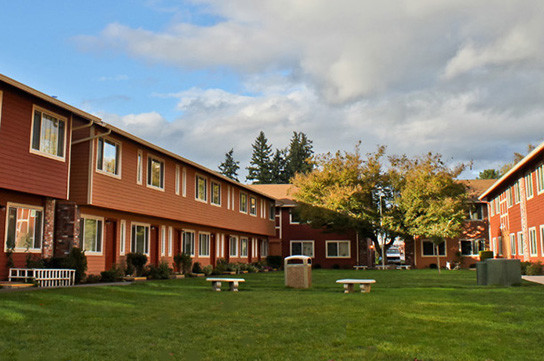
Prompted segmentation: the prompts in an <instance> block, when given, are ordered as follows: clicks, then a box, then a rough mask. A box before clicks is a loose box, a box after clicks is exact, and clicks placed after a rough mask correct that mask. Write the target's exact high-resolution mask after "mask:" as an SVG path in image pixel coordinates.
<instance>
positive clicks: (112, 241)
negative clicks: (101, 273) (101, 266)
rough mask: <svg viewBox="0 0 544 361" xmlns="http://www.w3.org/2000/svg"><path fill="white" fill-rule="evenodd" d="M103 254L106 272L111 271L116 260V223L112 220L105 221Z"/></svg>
mask: <svg viewBox="0 0 544 361" xmlns="http://www.w3.org/2000/svg"><path fill="white" fill-rule="evenodd" d="M104 241H105V244H106V245H105V252H106V264H105V266H106V270H109V269H111V267H112V266H113V265H114V264H115V262H116V260H117V221H116V220H114V219H106V237H105V239H104Z"/></svg>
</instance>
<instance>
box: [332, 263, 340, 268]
mask: <svg viewBox="0 0 544 361" xmlns="http://www.w3.org/2000/svg"><path fill="white" fill-rule="evenodd" d="M332 269H340V265H339V264H338V263H335V264H333V265H332Z"/></svg>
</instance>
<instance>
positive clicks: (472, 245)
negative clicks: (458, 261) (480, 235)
mask: <svg viewBox="0 0 544 361" xmlns="http://www.w3.org/2000/svg"><path fill="white" fill-rule="evenodd" d="M459 251H460V252H461V255H463V256H478V255H479V254H480V251H485V239H462V240H460V241H459Z"/></svg>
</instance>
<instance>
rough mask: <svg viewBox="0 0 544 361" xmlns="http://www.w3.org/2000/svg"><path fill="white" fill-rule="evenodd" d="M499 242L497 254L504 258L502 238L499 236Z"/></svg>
mask: <svg viewBox="0 0 544 361" xmlns="http://www.w3.org/2000/svg"><path fill="white" fill-rule="evenodd" d="M497 240H498V241H499V249H498V250H497V253H498V254H499V256H502V236H498V237H497Z"/></svg>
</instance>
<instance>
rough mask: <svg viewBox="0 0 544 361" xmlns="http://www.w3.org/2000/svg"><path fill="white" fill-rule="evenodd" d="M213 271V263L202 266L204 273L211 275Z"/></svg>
mask: <svg viewBox="0 0 544 361" xmlns="http://www.w3.org/2000/svg"><path fill="white" fill-rule="evenodd" d="M212 272H213V266H212V265H210V264H209V265H207V266H204V267H203V268H202V273H204V274H205V275H206V276H209V275H211V274H212Z"/></svg>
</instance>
